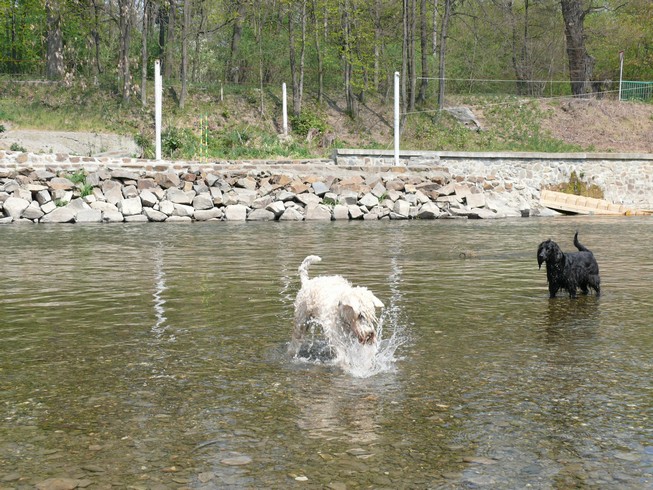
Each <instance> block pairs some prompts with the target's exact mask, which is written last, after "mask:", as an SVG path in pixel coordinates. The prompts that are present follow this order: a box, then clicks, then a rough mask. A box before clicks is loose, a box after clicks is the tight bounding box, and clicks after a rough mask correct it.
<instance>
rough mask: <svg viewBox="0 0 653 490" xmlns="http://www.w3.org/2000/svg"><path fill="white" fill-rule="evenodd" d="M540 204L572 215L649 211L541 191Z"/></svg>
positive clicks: (641, 213) (622, 213) (638, 213)
mask: <svg viewBox="0 0 653 490" xmlns="http://www.w3.org/2000/svg"><path fill="white" fill-rule="evenodd" d="M540 203H541V204H542V205H543V206H546V207H547V208H551V209H555V210H556V211H562V212H564V213H574V214H602V215H614V216H619V215H621V216H624V215H650V214H653V211H651V210H643V209H631V208H629V207H627V206H624V205H623V204H613V203H611V202H609V201H605V200H603V199H595V198H593V197H584V196H576V195H574V194H565V193H564V192H555V191H549V190H546V189H543V190H542V191H541V192H540Z"/></svg>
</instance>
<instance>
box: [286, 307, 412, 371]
mask: <svg viewBox="0 0 653 490" xmlns="http://www.w3.org/2000/svg"><path fill="white" fill-rule="evenodd" d="M385 318H386V317H385V315H382V316H381V318H380V320H379V326H378V328H377V339H378V340H377V342H376V343H375V344H361V343H360V342H358V340H357V339H356V338H354V337H351V338H348V339H346V340H345V341H341V342H333V341H329V340H327V338H326V336H324V333H323V331H322V328H321V327H319V326H312V327H311V328H310V329H309V332H308V335H307V337H306V341H305V342H304V344H303V345H302V347H301V349H300V350H299V352H298V353H297V355H296V356H295V358H294V360H295V361H297V362H302V363H307V364H315V365H328V366H334V367H337V368H339V369H341V370H342V371H344V372H345V373H347V374H349V375H351V376H353V377H355V378H369V377H370V376H374V375H377V374H380V373H384V372H393V371H395V369H396V367H395V363H396V361H397V358H396V357H395V353H396V351H397V349H398V348H399V347H400V346H401V345H403V344H404V343H406V341H407V340H408V338H407V337H406V336H405V335H404V334H403V329H402V328H401V327H400V326H398V325H393V326H392V334H391V335H390V336H389V337H388V338H387V339H385V338H383V326H384V323H385V321H384V320H385Z"/></svg>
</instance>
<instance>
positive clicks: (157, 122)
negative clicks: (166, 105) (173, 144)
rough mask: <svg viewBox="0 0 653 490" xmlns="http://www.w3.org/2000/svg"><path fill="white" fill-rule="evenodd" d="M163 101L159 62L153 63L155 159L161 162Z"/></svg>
mask: <svg viewBox="0 0 653 490" xmlns="http://www.w3.org/2000/svg"><path fill="white" fill-rule="evenodd" d="M162 100H163V82H162V80H161V62H160V61H159V60H156V61H155V62H154V130H155V132H156V143H155V147H156V150H155V152H156V159H157V160H161V103H162Z"/></svg>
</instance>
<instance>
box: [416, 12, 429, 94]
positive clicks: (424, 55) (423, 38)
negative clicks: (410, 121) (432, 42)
mask: <svg viewBox="0 0 653 490" xmlns="http://www.w3.org/2000/svg"><path fill="white" fill-rule="evenodd" d="M426 16H427V10H426V0H420V3H419V17H420V25H419V27H420V28H419V41H420V42H419V44H420V51H421V60H422V79H421V81H420V84H419V93H418V94H417V102H419V103H420V104H423V103H424V102H425V101H426V94H427V90H428V88H429V58H428V44H429V41H428V35H429V32H428V22H426Z"/></svg>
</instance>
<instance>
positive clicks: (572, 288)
mask: <svg viewBox="0 0 653 490" xmlns="http://www.w3.org/2000/svg"><path fill="white" fill-rule="evenodd" d="M567 291H568V292H569V297H570V298H572V299H575V298H576V297H577V295H576V281H567Z"/></svg>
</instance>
